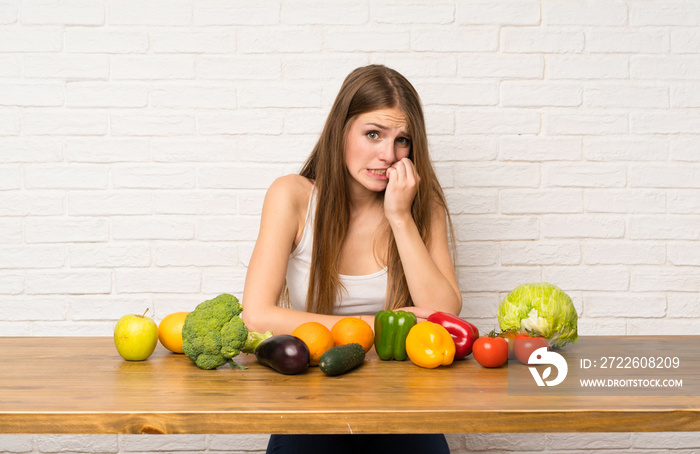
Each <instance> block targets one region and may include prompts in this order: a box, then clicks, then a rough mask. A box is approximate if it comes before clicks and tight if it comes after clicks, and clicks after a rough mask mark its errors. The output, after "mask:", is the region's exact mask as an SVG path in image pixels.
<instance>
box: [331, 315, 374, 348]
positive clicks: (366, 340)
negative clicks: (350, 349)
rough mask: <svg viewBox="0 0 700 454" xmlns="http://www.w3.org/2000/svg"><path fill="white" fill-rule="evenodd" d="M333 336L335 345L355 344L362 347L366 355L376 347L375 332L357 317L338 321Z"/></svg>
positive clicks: (332, 330) (334, 326) (333, 329)
mask: <svg viewBox="0 0 700 454" xmlns="http://www.w3.org/2000/svg"><path fill="white" fill-rule="evenodd" d="M331 334H332V335H333V340H334V341H335V345H345V344H352V343H354V342H356V343H358V344H360V345H362V348H364V349H365V353H367V352H368V351H369V349H370V348H372V345H374V331H373V330H372V327H371V326H369V323H367V322H366V321H364V320H362V319H360V318H357V317H345V318H341V319H340V320H338V321H337V322H336V323H335V325H333V328H331Z"/></svg>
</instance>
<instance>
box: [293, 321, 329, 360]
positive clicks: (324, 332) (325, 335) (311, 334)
mask: <svg viewBox="0 0 700 454" xmlns="http://www.w3.org/2000/svg"><path fill="white" fill-rule="evenodd" d="M292 336H296V337H298V338H299V339H301V340H303V341H304V343H305V344H306V346H307V347H309V355H310V356H311V362H310V363H309V365H311V366H318V360H320V359H321V355H323V354H324V353H326V351H327V350H330V349H331V348H333V347H335V342H333V335H331V330H329V329H328V328H326V327H325V325H322V324H320V323H318V322H306V323H302V324H301V325H299V326H297V327H296V329H295V330H294V331H292Z"/></svg>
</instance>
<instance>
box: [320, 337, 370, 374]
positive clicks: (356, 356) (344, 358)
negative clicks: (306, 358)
mask: <svg viewBox="0 0 700 454" xmlns="http://www.w3.org/2000/svg"><path fill="white" fill-rule="evenodd" d="M364 361H365V349H364V348H362V345H360V344H345V345H338V346H337V347H333V348H331V349H330V350H327V351H326V353H324V354H323V355H321V359H320V360H319V361H318V367H319V369H321V372H323V373H324V374H326V375H330V376H333V375H340V374H344V373H345V372H349V371H351V370H352V369H354V368H356V367H357V366H359V365H360V364H362V363H363V362H364Z"/></svg>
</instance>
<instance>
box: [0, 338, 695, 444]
mask: <svg viewBox="0 0 700 454" xmlns="http://www.w3.org/2000/svg"><path fill="white" fill-rule="evenodd" d="M626 338H628V339H629V338H630V337H629V336H626ZM678 339H679V342H678V343H677V344H678V346H679V348H683V349H686V353H688V354H689V355H694V356H693V357H694V358H697V355H698V353H697V352H698V349H697V347H698V345H700V343H699V341H700V336H684V337H679V338H678ZM595 341H596V342H599V343H600V344H601V345H606V344H610V345H614V342H615V338H612V337H596V338H595ZM639 341H640V342H648V341H649V338H639ZM565 351H566V353H567V361H577V360H578V359H577V357H576V352H577V346H576V345H572V346H567V347H566V349H565ZM237 361H238V362H240V363H242V364H245V365H247V366H249V368H248V369H247V370H237V369H231V368H230V367H229V366H228V365H226V366H222V367H221V368H219V369H217V370H211V371H205V370H200V369H198V368H197V367H196V366H195V365H194V364H193V363H192V362H191V361H190V360H189V359H188V358H187V357H185V356H184V355H177V354H173V353H170V352H168V351H167V350H165V349H164V348H163V347H162V346H160V345H158V347H157V348H156V351H155V353H154V354H153V356H151V358H149V359H148V360H147V361H141V362H129V361H124V360H123V359H122V358H121V357H120V356H119V355H118V354H117V351H116V348H115V347H114V344H113V341H112V338H110V337H58V338H35V337H22V338H10V337H7V338H1V337H0V433H18V434H22V433H24V434H30V433H57V434H58V433H62V434H67V433H99V434H115V433H123V434H130V433H167V434H181V433H416V432H422V433H438V432H441V433H448V432H457V433H466V432H642V431H653V432H660V431H700V398H699V397H698V396H697V395H691V396H652V397H640V396H581V395H576V394H573V393H572V394H571V395H563V396H562V395H552V396H549V395H545V396H541V395H539V396H515V395H512V393H509V390H508V375H509V374H508V368H512V367H526V366H523V365H521V364H514V363H513V361H511V362H510V363H509V364H508V366H507V367H505V366H504V367H501V368H498V369H486V368H482V367H481V366H479V365H478V364H477V363H475V361H474V360H473V359H471V357H470V359H467V360H462V361H459V362H455V363H454V364H453V365H452V366H449V367H442V368H438V369H423V368H420V367H418V366H416V365H414V364H412V363H411V362H410V361H405V362H395V361H381V360H379V359H378V358H377V356H376V355H375V354H374V351H373V350H372V351H370V353H369V354H368V356H367V359H366V360H365V363H364V364H363V365H362V366H361V367H359V368H357V369H355V370H354V371H352V372H350V373H348V374H345V375H341V376H337V377H327V376H325V375H324V374H323V373H321V372H320V370H319V369H318V368H317V367H313V368H309V369H308V370H307V371H306V372H304V373H303V374H300V375H293V376H287V375H281V374H278V373H276V372H274V371H273V370H271V369H269V368H266V367H264V366H261V365H260V364H258V363H257V362H256V361H255V357H254V356H253V355H240V356H239V357H238V358H237ZM695 378H697V377H695Z"/></svg>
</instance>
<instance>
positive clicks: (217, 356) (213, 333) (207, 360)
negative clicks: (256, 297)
mask: <svg viewBox="0 0 700 454" xmlns="http://www.w3.org/2000/svg"><path fill="white" fill-rule="evenodd" d="M242 311H243V306H241V303H239V302H238V299H237V298H236V297H235V296H233V295H229V294H228V293H224V294H221V295H219V296H217V297H216V298H214V299H210V300H207V301H204V302H202V303H200V304H199V305H198V306H197V307H196V308H195V309H194V310H193V311H192V312H190V313H189V314H187V317H186V318H185V324H184V325H183V327H182V350H183V352H184V353H185V355H187V357H188V358H189V359H191V360H192V361H194V363H195V364H196V365H197V366H198V367H199V368H201V369H207V370H208V369H216V368H217V367H219V366H223V365H224V364H226V363H229V364H231V366H233V367H238V368H241V369H245V367H244V366H241V365H239V364H236V363H235V362H234V361H233V359H232V358H234V357H235V356H238V355H239V354H240V353H241V351H243V352H245V353H252V352H254V351H255V347H256V346H257V344H259V343H260V342H262V341H263V340H264V339H267V338H268V337H272V332H270V331H268V332H266V333H265V334H259V333H255V332H250V333H249V332H248V328H247V327H246V326H245V323H244V322H243V320H242V319H241V318H240V317H239V315H240V313H241V312H242Z"/></svg>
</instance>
